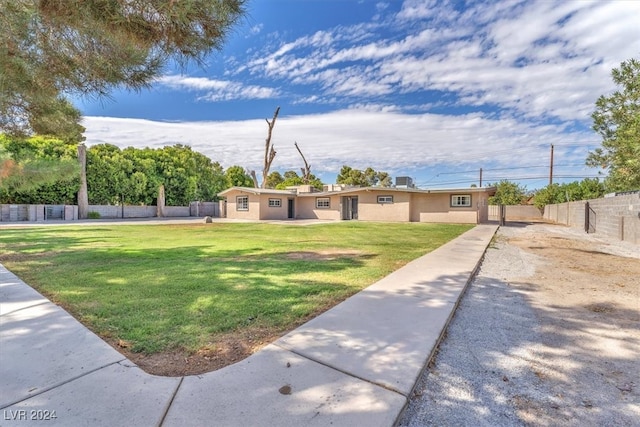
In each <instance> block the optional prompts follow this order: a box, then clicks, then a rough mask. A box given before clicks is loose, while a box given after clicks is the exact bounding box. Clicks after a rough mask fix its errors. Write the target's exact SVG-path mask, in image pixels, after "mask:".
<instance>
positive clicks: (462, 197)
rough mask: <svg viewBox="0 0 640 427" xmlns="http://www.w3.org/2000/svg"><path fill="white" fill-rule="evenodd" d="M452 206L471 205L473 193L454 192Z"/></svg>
mask: <svg viewBox="0 0 640 427" xmlns="http://www.w3.org/2000/svg"><path fill="white" fill-rule="evenodd" d="M451 206H452V207H454V208H455V207H458V208H460V207H465V206H466V207H468V206H471V194H454V195H453V196H451Z"/></svg>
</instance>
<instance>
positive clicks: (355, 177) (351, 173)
mask: <svg viewBox="0 0 640 427" xmlns="http://www.w3.org/2000/svg"><path fill="white" fill-rule="evenodd" d="M336 184H346V185H356V186H360V187H373V186H376V185H377V186H379V187H391V176H390V175H389V174H388V173H387V172H382V171H375V170H374V169H373V168H371V167H368V168H366V169H365V170H364V171H362V170H360V169H353V168H352V167H351V166H347V165H344V166H342V168H341V169H340V172H339V173H338V176H337V177H336Z"/></svg>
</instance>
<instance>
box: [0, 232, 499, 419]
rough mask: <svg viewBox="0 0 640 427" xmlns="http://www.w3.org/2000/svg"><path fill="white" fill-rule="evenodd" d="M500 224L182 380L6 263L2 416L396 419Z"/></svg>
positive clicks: (0, 283)
mask: <svg viewBox="0 0 640 427" xmlns="http://www.w3.org/2000/svg"><path fill="white" fill-rule="evenodd" d="M496 228H497V227H496V226H493V225H480V226H477V227H475V228H473V229H472V230H470V231H468V232H467V233H465V234H463V235H462V236H460V237H458V238H457V239H455V240H453V241H451V242H449V243H447V244H446V245H444V246H442V247H440V248H438V249H437V250H435V251H433V252H431V253H429V254H427V255H425V256H423V257H421V258H418V259H416V260H414V261H412V262H410V263H409V264H407V265H406V266H405V267H403V268H401V269H400V270H397V271H395V272H393V273H392V274H390V275H389V276H387V277H385V278H383V279H382V280H380V281H379V282H376V283H375V284H373V285H371V286H370V287H368V288H366V289H364V290H363V291H361V292H359V293H358V294H356V295H354V296H353V297H351V298H349V299H348V300H346V301H344V302H342V303H341V304H339V305H337V306H335V307H334V308H332V309H330V310H329V311H327V312H325V313H323V314H322V315H320V316H318V317H316V318H315V319H313V320H311V321H309V322H308V323H306V324H304V325H302V326H301V327H299V328H298V329H295V330H294V331H292V332H290V333H289V334H287V335H285V336H284V337H282V338H280V339H278V340H277V341H275V342H274V343H272V344H270V345H268V346H266V347H265V348H264V349H262V350H261V351H259V352H257V353H256V354H254V355H252V356H250V357H249V358H247V359H245V360H243V361H241V362H238V363H236V364H234V365H231V366H228V367H226V368H223V369H220V370H218V371H214V372H210V373H207V374H203V375H197V376H187V377H182V378H168V377H158V376H153V375H149V374H147V373H145V372H143V371H142V370H141V369H139V368H138V367H136V366H135V364H133V363H132V362H130V361H129V360H127V359H126V358H124V356H122V355H121V354H120V353H119V352H117V351H116V350H114V349H113V348H112V347H110V346H109V345H108V344H106V343H105V342H104V341H102V340H101V339H100V338H99V337H97V336H96V335H94V334H93V333H92V332H90V331H89V330H88V329H86V328H85V327H84V326H82V325H81V324H80V323H79V322H77V321H76V320H75V319H74V318H73V317H71V316H70V315H69V314H68V313H66V312H65V311H64V310H62V309H61V308H59V307H58V306H56V305H54V304H53V303H51V302H49V301H48V300H47V299H46V298H44V297H43V296H42V295H40V294H39V293H37V292H36V291H35V290H33V289H32V288H31V287H29V286H27V285H26V284H24V283H23V282H22V281H21V280H19V279H18V278H17V277H16V276H15V275H13V274H12V273H11V272H9V271H7V270H6V269H5V268H4V267H2V266H1V265H0V426H5V425H6V426H13V425H16V426H17V425H19V426H26V425H40V426H42V425H47V426H49V425H64V426H76V425H78V426H87V425H91V426H112V425H135V426H158V425H162V426H202V425H216V426H217V425H220V426H236V425H242V426H254V425H255V426H265V425H278V426H302V425H304V426H314V425H317V426H325V425H332V426H353V425H367V426H391V425H393V424H394V422H395V421H396V419H397V418H398V415H399V414H400V413H401V412H402V410H403V408H404V407H405V404H406V402H407V396H409V395H410V393H411V390H412V388H413V386H414V384H415V382H416V380H417V379H418V377H419V375H420V373H421V372H422V370H423V368H424V366H425V364H426V362H427V361H428V360H429V358H430V357H431V354H432V352H433V351H434V349H435V348H436V346H437V344H438V342H439V340H440V338H441V336H442V333H443V331H444V329H445V328H446V325H447V324H448V322H449V320H450V319H451V316H452V315H453V312H454V310H455V308H456V306H457V304H458V301H459V299H460V297H461V295H462V293H463V292H464V289H465V288H466V286H467V284H468V283H469V281H470V279H471V277H472V276H473V274H474V273H475V271H476V269H477V267H478V265H479V262H480V260H481V258H482V256H483V254H484V251H485V249H486V247H487V246H488V244H489V242H490V241H491V238H492V237H493V235H494V233H495V231H496ZM53 414H54V415H55V417H56V418H52V417H51V416H52V415H53ZM45 418H50V419H49V420H48V421H46V422H45V421H43V419H45Z"/></svg>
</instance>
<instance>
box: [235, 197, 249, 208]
mask: <svg viewBox="0 0 640 427" xmlns="http://www.w3.org/2000/svg"><path fill="white" fill-rule="evenodd" d="M236 210H237V211H248V210H249V196H238V197H236Z"/></svg>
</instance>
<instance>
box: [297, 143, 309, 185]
mask: <svg viewBox="0 0 640 427" xmlns="http://www.w3.org/2000/svg"><path fill="white" fill-rule="evenodd" d="M293 145H295V146H296V150H298V153H300V156H301V157H302V161H303V162H304V167H303V168H300V170H301V171H302V181H303V182H304V183H305V184H309V181H310V180H311V165H310V164H309V163H307V159H305V158H304V154H302V151H301V150H300V147H298V143H297V142H294V143H293Z"/></svg>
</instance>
